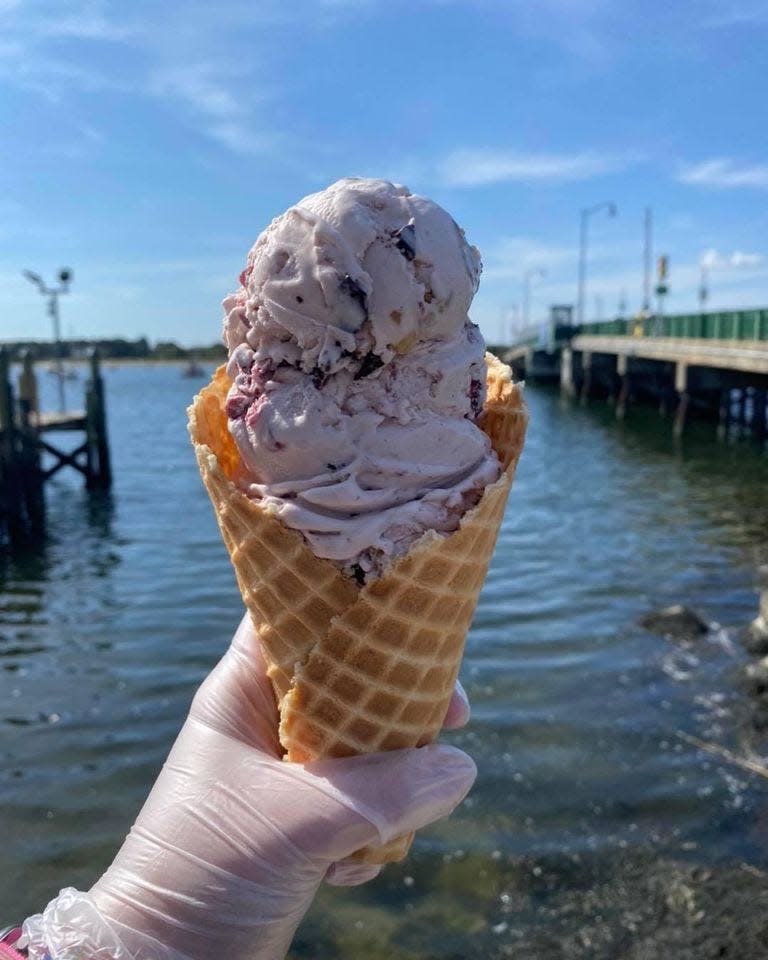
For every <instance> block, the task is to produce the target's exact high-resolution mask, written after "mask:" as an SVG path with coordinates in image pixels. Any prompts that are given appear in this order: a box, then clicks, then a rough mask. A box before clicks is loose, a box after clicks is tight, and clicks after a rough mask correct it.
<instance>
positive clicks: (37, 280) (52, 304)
mask: <svg viewBox="0 0 768 960" xmlns="http://www.w3.org/2000/svg"><path fill="white" fill-rule="evenodd" d="M23 273H24V276H25V277H26V278H27V280H29V282H30V283H34V285H35V286H36V287H37V289H38V290H39V291H40V293H41V294H42V295H43V296H44V297H47V298H48V313H49V314H50V316H51V318H52V319H53V340H54V344H55V348H54V349H55V353H56V376H57V378H58V381H59V410H60V411H61V413H64V412H65V409H66V406H65V401H64V366H63V364H62V361H61V330H60V325H59V294H61V293H68V291H69V284H70V282H71V281H72V271H71V270H70V269H68V268H67V267H62V268H61V270H59V276H58V281H59V282H58V284H57V285H56V286H50V287H49V286H48V284H47V283H45V281H44V280H43V278H42V277H41V276H40V275H39V274H37V273H33V272H32V271H31V270H24V271H23Z"/></svg>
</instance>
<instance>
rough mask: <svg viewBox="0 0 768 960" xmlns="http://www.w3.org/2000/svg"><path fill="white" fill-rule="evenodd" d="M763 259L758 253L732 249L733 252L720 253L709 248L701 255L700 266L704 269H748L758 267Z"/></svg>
mask: <svg viewBox="0 0 768 960" xmlns="http://www.w3.org/2000/svg"><path fill="white" fill-rule="evenodd" d="M764 259H765V258H764V257H763V256H762V254H759V253H743V252H742V251H741V250H734V251H733V253H730V254H722V253H719V252H718V251H717V250H715V249H713V248H710V249H709V250H705V251H704V253H703V254H702V255H701V266H702V267H703V268H704V269H706V270H728V269H730V268H735V269H749V268H751V267H760V266H761V265H762V264H763V261H764Z"/></svg>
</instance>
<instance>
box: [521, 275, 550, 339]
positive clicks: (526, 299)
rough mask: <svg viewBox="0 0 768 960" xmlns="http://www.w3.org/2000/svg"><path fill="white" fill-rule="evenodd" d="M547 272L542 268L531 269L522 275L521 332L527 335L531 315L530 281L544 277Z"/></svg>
mask: <svg viewBox="0 0 768 960" xmlns="http://www.w3.org/2000/svg"><path fill="white" fill-rule="evenodd" d="M546 275H547V271H546V270H544V269H543V268H542V267H531V268H530V269H529V270H526V271H525V273H524V274H523V330H524V331H525V332H526V333H527V332H528V327H529V325H530V313H531V280H533V278H534V277H546Z"/></svg>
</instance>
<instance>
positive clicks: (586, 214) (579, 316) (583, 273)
mask: <svg viewBox="0 0 768 960" xmlns="http://www.w3.org/2000/svg"><path fill="white" fill-rule="evenodd" d="M601 210H606V211H607V213H608V216H609V217H615V216H616V214H617V213H618V210H617V208H616V204H615V203H611V202H610V201H607V200H606V201H604V202H603V203H596V204H595V205H594V207H585V208H584V209H583V210H581V211H580V214H579V295H578V300H577V303H576V323H577V324H578V326H581V325H582V324H583V323H584V298H585V297H586V293H587V226H588V224H589V218H590V217H591V216H592V214H593V213H599V212H600V211H601Z"/></svg>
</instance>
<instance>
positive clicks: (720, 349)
mask: <svg viewBox="0 0 768 960" xmlns="http://www.w3.org/2000/svg"><path fill="white" fill-rule="evenodd" d="M503 356H504V359H505V360H506V362H507V363H509V364H510V365H511V366H512V367H513V369H514V370H515V372H516V374H517V375H518V376H519V377H521V378H524V379H527V380H529V381H533V382H537V381H538V382H554V383H559V384H560V387H561V389H562V390H563V392H564V393H565V394H567V395H569V396H572V397H578V398H580V399H581V400H582V401H585V402H586V401H587V400H589V399H590V398H592V397H600V398H603V399H605V400H607V401H608V402H611V403H613V404H614V405H615V409H616V415H617V417H619V418H621V417H624V416H625V414H626V411H627V407H628V406H629V404H630V403H631V402H633V401H634V400H651V401H653V402H655V403H657V404H658V406H659V409H660V410H661V411H662V412H663V413H668V414H670V415H671V417H672V421H673V430H674V433H675V434H676V435H680V434H681V433H682V432H683V429H684V425H685V422H686V418H687V417H688V415H689V414H690V413H691V412H696V413H698V414H700V415H703V416H708V417H710V418H713V419H716V420H717V421H718V424H719V432H720V433H721V434H725V433H728V432H730V431H732V430H734V429H737V430H738V431H739V432H740V433H749V434H751V435H753V436H754V437H755V438H756V439H757V440H759V441H760V442H761V443H762V442H764V440H765V437H766V431H767V425H766V396H767V392H768V309H757V310H731V311H726V312H710V313H696V314H677V315H670V316H665V317H653V316H645V317H635V318H630V319H618V320H608V321H605V322H602V323H587V324H583V325H581V326H580V327H577V326H573V325H570V324H567V323H563V322H562V315H561V314H560V315H556V316H555V317H553V318H552V320H551V321H550V323H549V324H548V325H547V326H546V327H544V328H542V329H537V330H535V331H533V330H529V331H526V332H525V333H524V334H523V335H521V336H520V338H519V339H518V342H517V343H515V344H514V345H513V346H512V347H511V348H509V349H508V350H506V351H505V352H503Z"/></svg>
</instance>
